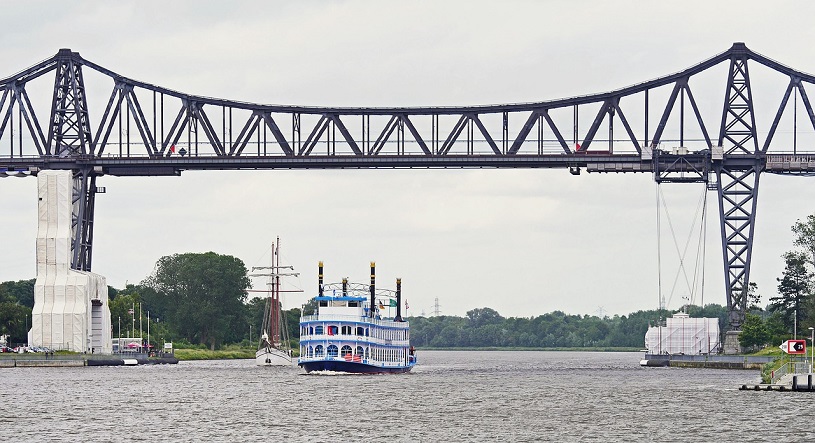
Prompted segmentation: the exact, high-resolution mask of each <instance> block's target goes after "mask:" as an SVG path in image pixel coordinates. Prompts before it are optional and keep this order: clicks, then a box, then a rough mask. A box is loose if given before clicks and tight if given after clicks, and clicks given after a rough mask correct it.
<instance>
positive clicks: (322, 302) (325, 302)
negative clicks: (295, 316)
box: [320, 300, 328, 308]
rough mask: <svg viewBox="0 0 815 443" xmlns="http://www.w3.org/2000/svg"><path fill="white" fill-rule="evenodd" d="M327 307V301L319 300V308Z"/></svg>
mask: <svg viewBox="0 0 815 443" xmlns="http://www.w3.org/2000/svg"><path fill="white" fill-rule="evenodd" d="M327 306H328V300H320V307H321V308H325V307H327Z"/></svg>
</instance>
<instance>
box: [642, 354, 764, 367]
mask: <svg viewBox="0 0 815 443" xmlns="http://www.w3.org/2000/svg"><path fill="white" fill-rule="evenodd" d="M774 359H775V358H774V357H764V356H761V357H759V356H745V355H670V354H645V361H647V362H648V366H670V367H675V368H713V369H752V370H755V369H757V370H761V368H762V367H763V366H764V365H765V364H767V363H769V362H771V361H773V360H774Z"/></svg>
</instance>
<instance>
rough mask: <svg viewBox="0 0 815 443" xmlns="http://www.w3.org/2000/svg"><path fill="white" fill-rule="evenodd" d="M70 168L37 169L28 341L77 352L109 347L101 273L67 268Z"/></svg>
mask: <svg viewBox="0 0 815 443" xmlns="http://www.w3.org/2000/svg"><path fill="white" fill-rule="evenodd" d="M73 181H74V179H73V174H72V173H71V171H41V172H40V173H39V174H38V175H37V188H38V196H39V206H38V211H37V212H38V215H39V220H38V229H37V281H36V283H35V284H34V309H33V312H32V322H31V331H30V332H29V337H30V343H29V344H30V345H32V346H47V347H49V348H51V349H66V350H70V351H77V352H95V353H103V354H109V353H110V352H111V351H112V343H111V322H110V309H109V308H108V291H107V283H106V281H105V277H103V276H101V275H98V274H94V273H91V272H83V271H75V270H72V269H71V241H72V238H73V234H72V216H73V189H74V183H73Z"/></svg>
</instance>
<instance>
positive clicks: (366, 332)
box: [365, 328, 368, 337]
mask: <svg viewBox="0 0 815 443" xmlns="http://www.w3.org/2000/svg"><path fill="white" fill-rule="evenodd" d="M365 336H366V337H367V336H368V328H365Z"/></svg>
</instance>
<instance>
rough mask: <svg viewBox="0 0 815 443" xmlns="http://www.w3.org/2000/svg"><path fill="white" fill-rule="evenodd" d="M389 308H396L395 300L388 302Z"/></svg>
mask: <svg viewBox="0 0 815 443" xmlns="http://www.w3.org/2000/svg"><path fill="white" fill-rule="evenodd" d="M390 307H391V308H395V307H396V300H393V299H391V301H390Z"/></svg>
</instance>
